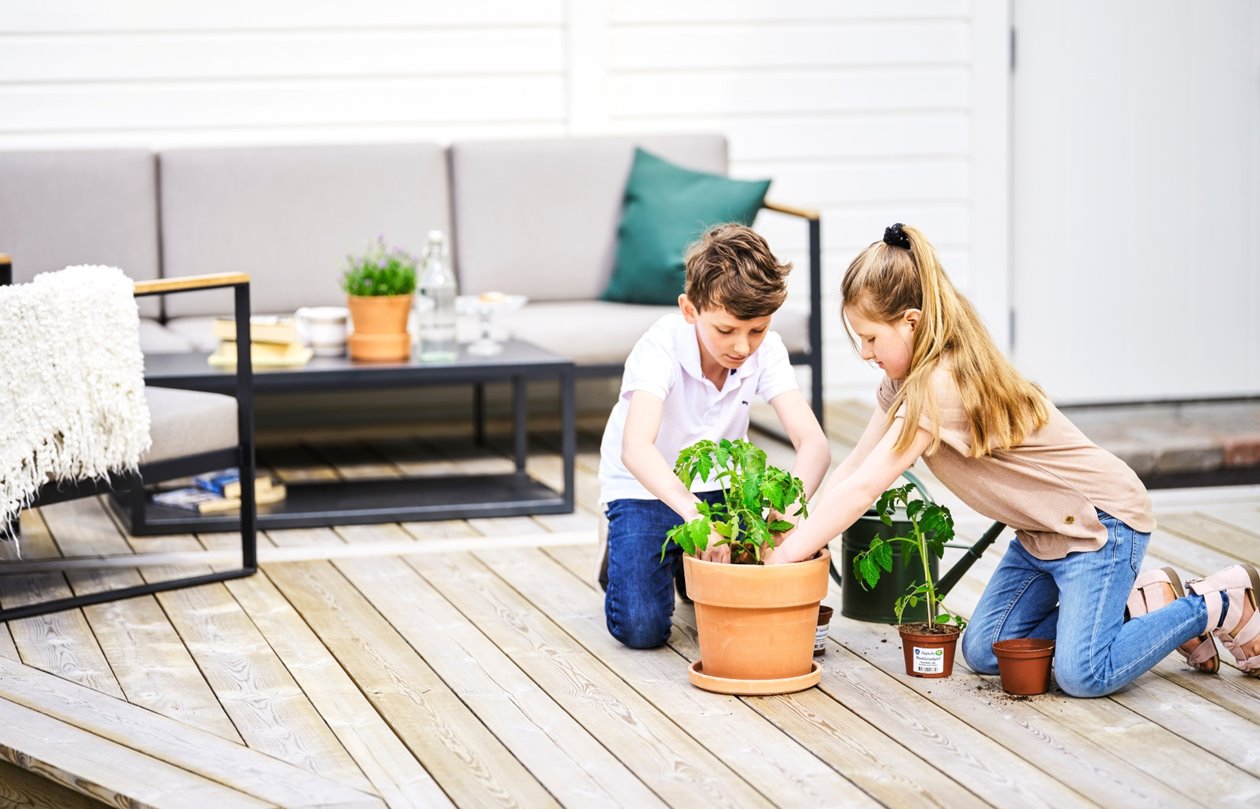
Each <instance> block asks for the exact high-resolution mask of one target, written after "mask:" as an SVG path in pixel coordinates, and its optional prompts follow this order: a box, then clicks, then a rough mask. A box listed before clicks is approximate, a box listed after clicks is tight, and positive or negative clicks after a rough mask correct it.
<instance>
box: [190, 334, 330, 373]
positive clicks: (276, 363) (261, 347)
mask: <svg viewBox="0 0 1260 809" xmlns="http://www.w3.org/2000/svg"><path fill="white" fill-rule="evenodd" d="M249 348H250V351H249V356H250V359H251V361H252V364H253V366H254V367H255V368H292V367H295V366H300V365H305V364H306V363H308V362H310V359H311V357H313V356H314V354H315V352H313V351H312V350H311V349H310V348H308V347H306V346H304V345H302V344H301V343H298V342H292V343H251V344H250V346H249ZM209 362H210V364H211V365H213V366H214V367H216V368H232V367H235V366H236V341H235V340H224V341H223V342H221V343H219V347H218V348H216V349H215V350H214V353H213V354H211V355H210V359H209Z"/></svg>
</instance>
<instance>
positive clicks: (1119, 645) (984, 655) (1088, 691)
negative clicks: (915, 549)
mask: <svg viewBox="0 0 1260 809" xmlns="http://www.w3.org/2000/svg"><path fill="white" fill-rule="evenodd" d="M1098 519H1099V521H1100V522H1102V524H1103V526H1104V527H1105V528H1106V529H1107V543H1106V544H1105V545H1104V546H1103V547H1102V548H1100V549H1098V550H1097V551H1093V552H1089V553H1070V554H1068V555H1067V556H1066V557H1064V558H1062V559H1052V560H1049V561H1047V560H1043V559H1038V558H1036V557H1035V556H1033V555H1032V554H1030V553H1028V551H1026V550H1024V546H1023V545H1022V544H1020V542H1019V541H1018V540H1013V541H1012V542H1011V544H1010V546H1009V547H1008V548H1007V550H1006V555H1005V556H1003V557H1002V561H1001V562H999V563H998V566H997V569H996V570H995V571H994V572H993V577H992V578H991V579H990V580H989V584H988V586H987V587H985V590H984V594H983V595H981V596H980V603H979V604H978V605H976V609H975V613H974V614H973V617H972V619H971V623H970V624H968V626H967V629H966V631H965V632H963V636H962V653H963V657H964V659H966V661H967V665H968V666H970V667H971V668H972V670H974V671H976V672H978V673H980V674H996V673H997V670H998V667H997V657H996V656H995V655H994V654H993V643H994V642H995V641H999V640H1005V639H1007V638H1052V639H1054V641H1055V648H1054V676H1055V681H1056V682H1057V683H1058V684H1059V688H1061V689H1062V690H1063V691H1064V693H1067V694H1069V695H1071V696H1074V697H1100V696H1103V695H1105V694H1110V693H1112V692H1113V691H1116V690H1117V689H1119V688H1121V687H1123V686H1125V685H1128V684H1129V683H1130V682H1132V681H1133V680H1134V679H1136V678H1137V677H1138V675H1140V674H1142V673H1143V672H1145V671H1147V670H1148V669H1150V668H1151V667H1152V666H1154V665H1155V664H1156V663H1158V662H1159V661H1160V660H1162V659H1163V658H1164V656H1165V655H1167V654H1168V653H1169V652H1171V651H1172V650H1173V649H1175V648H1177V647H1178V646H1180V645H1181V644H1183V643H1185V642H1186V641H1188V640H1190V639H1191V638H1193V637H1196V636H1198V635H1199V634H1200V633H1202V632H1203V627H1204V625H1205V624H1206V623H1207V606H1206V605H1205V604H1204V601H1203V598H1202V597H1201V596H1197V595H1193V594H1191V595H1188V596H1187V597H1186V598H1179V599H1177V600H1175V601H1173V602H1172V603H1171V604H1169V605H1167V606H1165V607H1163V608H1162V609H1158V610H1156V611H1154V612H1152V613H1148V614H1147V615H1144V616H1142V617H1140V618H1135V619H1133V620H1131V621H1128V622H1125V620H1124V607H1125V602H1126V601H1127V600H1128V598H1129V593H1130V591H1131V590H1132V589H1133V581H1134V579H1136V578H1137V574H1138V570H1139V568H1140V567H1141V564H1142V557H1143V556H1144V555H1145V554H1146V546H1147V543H1149V542H1150V539H1151V535H1150V534H1143V533H1140V532H1138V531H1134V530H1133V529H1132V528H1130V527H1129V526H1128V525H1126V524H1124V523H1123V522H1121V521H1119V520H1117V519H1116V518H1115V517H1112V516H1111V515H1110V514H1106V513H1104V512H1101V511H1100V512H1098Z"/></svg>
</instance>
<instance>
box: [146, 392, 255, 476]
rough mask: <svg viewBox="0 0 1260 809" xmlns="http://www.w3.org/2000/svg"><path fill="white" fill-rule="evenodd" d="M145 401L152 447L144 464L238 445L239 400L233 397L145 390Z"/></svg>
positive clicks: (218, 394)
mask: <svg viewBox="0 0 1260 809" xmlns="http://www.w3.org/2000/svg"><path fill="white" fill-rule="evenodd" d="M144 398H145V401H147V402H148V404H149V435H150V436H151V437H152V438H153V446H151V447H150V448H149V451H148V452H147V453H146V454H145V455H144V457H142V458H141V459H140V463H141V464H146V463H155V462H157V461H169V460H171V459H172V458H181V457H183V456H185V455H195V454H197V453H200V452H212V451H214V450H217V449H227V448H229V447H235V446H236V445H237V440H236V399H234V398H232V397H231V396H224V395H223V394H221V393H203V392H201V391H192V390H175V389H174V388H157V387H152V386H146V387H145V389H144Z"/></svg>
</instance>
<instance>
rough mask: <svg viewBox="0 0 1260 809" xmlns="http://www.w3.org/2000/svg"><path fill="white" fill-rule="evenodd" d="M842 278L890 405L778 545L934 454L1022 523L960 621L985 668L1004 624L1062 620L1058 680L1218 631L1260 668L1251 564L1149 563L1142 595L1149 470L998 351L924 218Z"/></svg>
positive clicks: (991, 506) (856, 511) (1021, 628)
mask: <svg viewBox="0 0 1260 809" xmlns="http://www.w3.org/2000/svg"><path fill="white" fill-rule="evenodd" d="M841 291H842V294H843V299H844V309H843V316H844V318H845V319H846V321H847V323H848V326H849V328H850V329H851V332H852V334H853V335H855V336H856V337H855V339H856V340H857V341H858V343H859V345H860V350H861V355H862V358H863V359H864V360H868V361H871V362H874V363H875V364H876V365H878V366H879V367H880V368H882V369H883V370H884V372H885V377H884V379H883V381H882V382H881V384H880V386H879V390H878V399H879V409H878V410H877V411H876V412H875V414H874V416H873V417H872V418H871V421H870V423H869V424H868V425H867V427H866V430H865V431H864V432H863V434H862V437H861V439H860V440H859V441H858V443H857V446H856V447H855V448H854V450H853V452H852V453H851V454H850V455H849V456H848V457H847V458H845V460H844V461H843V462H842V463H841V464H840V465H839V466H837V467H836V468H835V470H833V471H832V473H831V475H830V476H829V477H828V480H827V481H826V482H825V483H824V484H823V487H822V489H821V490H820V491H819V493H818V494H817V495H816V497H815V504H814V505H812V506H811V508H810V516H809V518H808V519H805V520H803V521H802V522H801V523H800V525H799V526H798V527H797V528H796V530H795V531H793V532H792V533H790V534H789V535H787V537H786V538H785V539H784V541H783V542H782V544H781V545H780V546H779V547H778V548H777V549H775V550H774V551H773V552H772V553H771V554H770V557H769V561H770V563H773V564H779V563H787V562H795V561H798V560H801V559H807V558H809V557H811V556H813V555H814V554H815V553H816V552H817V551H818V550H819V549H820V548H822V547H823V546H824V545H826V544H827V542H828V541H830V540H831V539H832V538H834V537H836V536H837V535H839V534H840V533H841V532H842V531H844V530H845V529H847V528H848V527H849V526H850V525H852V524H853V522H854V521H856V520H857V519H858V518H859V517H860V516H862V514H863V513H865V511H866V510H867V509H868V508H869V507H870V505H871V503H873V502H875V500H876V499H877V498H878V497H879V496H880V495H881V494H882V493H883V492H884V490H885V489H887V488H888V487H889V486H891V485H892V484H893V483H894V482H895V481H896V480H897V478H898V476H900V475H901V473H902V472H904V471H905V470H906V469H908V468H909V467H910V466H911V465H912V464H913V463H914V462H915V461H916V460H918V458H919V457H920V456H923V458H924V459H925V460H926V462H927V465H928V468H929V469H931V470H932V472H933V474H935V475H936V476H937V477H938V478H939V479H940V480H941V482H942V483H944V484H945V485H946V486H948V487H949V488H950V490H951V491H953V492H954V493H955V494H956V495H958V497H959V498H960V499H961V500H962V501H963V502H964V503H966V504H967V505H968V506H969V507H971V508H972V509H974V510H975V511H977V512H979V513H980V514H983V515H984V516H986V517H988V518H990V519H994V520H1000V521H1001V522H1004V523H1006V524H1007V525H1009V526H1011V527H1012V528H1014V529H1015V535H1016V538H1017V539H1018V541H1017V542H1012V543H1010V546H1009V548H1008V549H1007V552H1006V555H1005V556H1004V557H1003V558H1002V560H1001V562H1000V563H999V564H998V567H997V569H996V570H995V571H994V573H993V577H992V579H991V580H990V582H989V584H988V586H987V587H986V588H985V591H984V594H983V595H982V596H981V598H980V603H979V604H978V605H977V606H976V610H975V614H974V615H973V617H972V619H971V624H970V625H969V626H968V628H967V630H966V631H965V632H964V633H963V637H962V651H963V656H964V657H965V658H966V660H967V664H968V665H969V666H970V667H971V668H972V669H973V670H975V671H976V672H979V673H981V674H995V673H997V659H996V657H995V656H994V654H993V648H992V646H993V643H994V641H999V640H1003V639H1006V638H1023V637H1037V638H1053V639H1055V641H1056V643H1055V661H1054V666H1055V676H1056V680H1057V682H1058V683H1059V687H1060V688H1061V689H1062V690H1063V691H1064V692H1066V693H1068V694H1071V695H1073V696H1082V697H1088V696H1102V695H1104V694H1110V693H1111V692H1113V691H1115V690H1116V689H1118V688H1120V687H1122V686H1124V685H1126V684H1127V683H1129V682H1131V681H1132V680H1134V679H1135V678H1136V677H1137V676H1138V675H1140V674H1142V672H1144V671H1146V670H1147V669H1149V668H1151V667H1152V666H1154V665H1155V664H1156V663H1158V662H1159V661H1160V660H1161V659H1162V658H1163V657H1164V656H1165V655H1166V654H1168V653H1169V652H1170V651H1172V650H1173V649H1175V648H1178V647H1179V646H1180V647H1182V648H1181V652H1182V654H1183V655H1184V656H1186V657H1187V659H1189V660H1190V661H1191V662H1192V663H1193V664H1194V665H1196V666H1197V667H1198V668H1201V669H1204V670H1215V666H1214V660H1215V658H1216V651H1215V646H1214V645H1213V642H1212V639H1211V636H1210V635H1209V634H1208V633H1212V634H1214V635H1215V636H1216V637H1217V638H1219V639H1220V640H1221V641H1222V642H1223V643H1224V644H1225V645H1226V647H1227V648H1228V649H1229V650H1230V651H1232V652H1233V653H1234V656H1235V657H1236V658H1238V661H1239V665H1240V668H1242V670H1243V671H1245V672H1248V673H1250V674H1260V613H1258V612H1257V610H1256V592H1258V591H1260V576H1258V575H1257V573H1256V570H1255V568H1253V567H1251V566H1250V565H1236V566H1234V567H1231V568H1226V569H1225V570H1223V571H1220V572H1219V573H1217V574H1215V575H1213V576H1210V577H1208V578H1206V579H1201V580H1198V581H1192V582H1190V583H1189V585H1190V590H1191V591H1192V592H1191V594H1190V595H1183V594H1182V592H1180V591H1179V587H1180V582H1179V581H1178V579H1177V577H1176V576H1175V575H1170V573H1171V571H1169V570H1168V569H1164V570H1159V571H1152V572H1151V573H1148V574H1144V576H1143V579H1142V580H1141V581H1139V582H1137V585H1138V586H1137V588H1136V589H1133V592H1132V597H1130V590H1131V588H1134V584H1135V577H1136V576H1137V572H1138V569H1139V567H1140V566H1141V563H1142V556H1143V554H1144V553H1145V551H1146V545H1147V543H1148V542H1149V541H1150V532H1151V531H1152V530H1153V529H1154V527H1155V520H1154V518H1153V516H1152V514H1151V502H1150V498H1149V497H1148V496H1147V494H1146V490H1145V488H1144V487H1143V486H1142V484H1141V482H1140V481H1139V480H1138V478H1137V475H1135V474H1134V473H1133V471H1132V470H1131V469H1129V467H1128V466H1126V465H1125V464H1124V463H1123V462H1122V461H1120V460H1119V459H1118V458H1116V457H1115V456H1114V455H1112V454H1111V453H1109V452H1107V451H1106V450H1103V449H1101V448H1100V447H1098V446H1096V445H1095V444H1094V443H1092V442H1091V441H1090V440H1089V439H1088V438H1086V437H1085V436H1084V434H1082V433H1081V431H1080V430H1078V429H1077V428H1076V427H1075V426H1074V425H1073V424H1072V423H1071V422H1069V421H1068V420H1067V419H1066V418H1065V417H1064V416H1063V414H1061V413H1060V412H1059V411H1058V410H1057V409H1056V408H1055V407H1054V405H1053V404H1051V403H1050V402H1049V401H1048V400H1047V399H1046V397H1045V395H1044V393H1043V392H1042V391H1041V389H1040V388H1038V387H1037V386H1036V385H1034V384H1032V383H1031V382H1029V381H1028V380H1026V379H1024V378H1023V377H1022V376H1020V374H1019V373H1018V372H1017V371H1016V370H1015V369H1014V367H1013V366H1012V365H1011V364H1010V363H1009V362H1008V361H1007V360H1006V359H1005V358H1004V357H1003V356H1002V354H1001V352H999V351H998V349H997V347H996V346H995V345H994V344H993V340H992V338H990V337H989V335H988V332H987V331H986V330H985V328H984V326H983V324H982V323H981V321H980V318H979V317H978V316H977V315H976V313H975V311H974V310H973V309H972V307H971V304H970V303H969V302H968V301H967V299H966V298H964V297H963V296H962V295H960V294H959V293H958V292H957V290H955V289H954V286H953V284H951V283H950V281H949V279H948V278H947V277H946V275H945V272H944V270H943V269H942V267H941V265H940V262H939V260H938V259H937V257H936V252H935V250H933V249H932V246H931V245H930V244H929V243H928V241H927V240H926V239H925V238H924V237H923V235H922V234H921V233H920V232H919V231H918V230H916V229H915V228H912V227H906V226H903V225H901V224H896V225H893V226H892V227H890V228H888V229H886V230H885V232H884V239H883V241H882V242H876V243H874V244H872V245H871V246H870V247H868V248H867V249H866V250H864V251H863V252H862V253H861V254H860V255H858V257H857V258H856V259H854V261H853V263H852V264H850V265H849V269H848V270H847V272H846V273H845V276H844V283H843V286H842V289H841ZM1126 601H1127V602H1128V606H1129V610H1128V611H1129V614H1130V617H1131V619H1132V620H1129V621H1128V622H1127V623H1126V622H1125V607H1126ZM1205 644H1206V645H1205Z"/></svg>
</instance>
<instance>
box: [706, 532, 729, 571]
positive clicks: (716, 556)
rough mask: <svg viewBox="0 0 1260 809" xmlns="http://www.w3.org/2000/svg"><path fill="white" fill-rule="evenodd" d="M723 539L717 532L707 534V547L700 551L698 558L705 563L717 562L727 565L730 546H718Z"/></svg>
mask: <svg viewBox="0 0 1260 809" xmlns="http://www.w3.org/2000/svg"><path fill="white" fill-rule="evenodd" d="M724 539H725V537H723V536H722V535H721V534H719V533H718V532H717V531H713V532H712V533H710V534H709V547H708V548H705V549H704V550H702V551H700V554H699V555H700V558H701V559H702V560H703V561H705V562H718V563H720V564H727V563H729V562H730V561H731V546H730V544H729V543H727V544H722V545H718V544H717V543H719V542H722V541H723V540H724Z"/></svg>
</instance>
